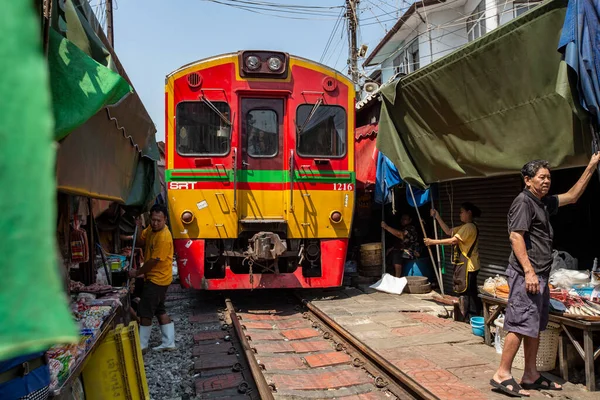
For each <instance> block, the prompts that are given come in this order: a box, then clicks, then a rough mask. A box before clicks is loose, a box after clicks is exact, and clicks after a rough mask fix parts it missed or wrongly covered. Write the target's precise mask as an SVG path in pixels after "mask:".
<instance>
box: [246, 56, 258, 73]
mask: <svg viewBox="0 0 600 400" xmlns="http://www.w3.org/2000/svg"><path fill="white" fill-rule="evenodd" d="M246 68H248V69H249V70H252V71H256V70H257V69H259V68H260V59H259V58H258V57H256V56H248V57H246Z"/></svg>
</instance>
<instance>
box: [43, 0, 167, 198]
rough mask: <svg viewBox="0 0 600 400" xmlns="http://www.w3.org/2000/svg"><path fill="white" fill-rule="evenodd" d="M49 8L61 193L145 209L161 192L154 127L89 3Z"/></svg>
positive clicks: (76, 0)
mask: <svg viewBox="0 0 600 400" xmlns="http://www.w3.org/2000/svg"><path fill="white" fill-rule="evenodd" d="M54 5H55V6H54V7H53V8H52V11H53V15H52V28H51V32H52V36H51V41H50V47H49V55H48V59H49V64H50V71H51V74H52V92H53V100H54V104H53V106H54V115H55V118H56V133H57V135H56V136H57V140H59V147H58V154H57V161H56V166H57V168H56V175H57V183H58V190H60V191H62V192H65V193H70V194H76V195H83V196H88V197H93V198H98V199H106V200H113V201H117V202H119V203H121V204H127V205H135V206H144V205H147V204H148V203H149V202H151V201H152V200H153V199H154V198H155V197H156V196H157V195H158V193H159V178H158V172H157V171H158V170H157V165H156V162H157V161H158V160H159V158H160V155H159V152H158V147H157V144H156V139H155V136H154V135H155V133H156V127H155V126H154V123H153V122H152V119H151V118H150V116H149V115H148V112H147V111H146V109H145V107H144V105H143V103H142V101H141V99H140V98H139V96H138V94H137V93H136V92H135V91H134V90H133V89H132V86H133V85H132V84H131V81H130V80H129V78H128V77H127V74H126V73H125V69H124V68H123V66H122V65H121V63H120V62H119V59H118V57H117V55H116V54H115V53H114V50H113V49H112V47H111V46H110V44H109V43H108V40H107V39H106V36H105V35H104V32H103V31H102V29H101V27H100V24H99V23H98V21H97V20H96V17H95V15H94V13H93V11H92V8H91V7H90V5H89V3H88V2H87V1H85V0H64V1H58V2H56V1H55V4H54Z"/></svg>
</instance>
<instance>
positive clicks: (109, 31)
mask: <svg viewBox="0 0 600 400" xmlns="http://www.w3.org/2000/svg"><path fill="white" fill-rule="evenodd" d="M106 37H107V39H108V43H110V46H111V47H112V48H113V49H114V48H115V35H114V31H113V0H106Z"/></svg>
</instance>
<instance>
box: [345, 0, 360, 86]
mask: <svg viewBox="0 0 600 400" xmlns="http://www.w3.org/2000/svg"><path fill="white" fill-rule="evenodd" d="M359 2H360V0H346V18H348V39H349V40H348V45H349V46H350V49H349V56H350V59H349V62H348V65H349V68H348V75H350V77H351V78H352V81H353V82H354V83H355V84H357V85H358V79H359V77H358V48H357V44H356V31H357V29H358V12H357V8H358V3H359Z"/></svg>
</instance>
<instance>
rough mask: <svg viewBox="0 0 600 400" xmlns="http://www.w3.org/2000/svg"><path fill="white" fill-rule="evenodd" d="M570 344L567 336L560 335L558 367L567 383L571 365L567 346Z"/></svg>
mask: <svg viewBox="0 0 600 400" xmlns="http://www.w3.org/2000/svg"><path fill="white" fill-rule="evenodd" d="M568 344H569V338H568V337H567V336H566V335H564V334H563V335H560V338H559V342H558V367H559V370H560V375H561V377H562V378H563V379H564V380H565V381H567V382H568V381H569V363H568V361H567V360H568V353H567V345H568Z"/></svg>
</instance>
